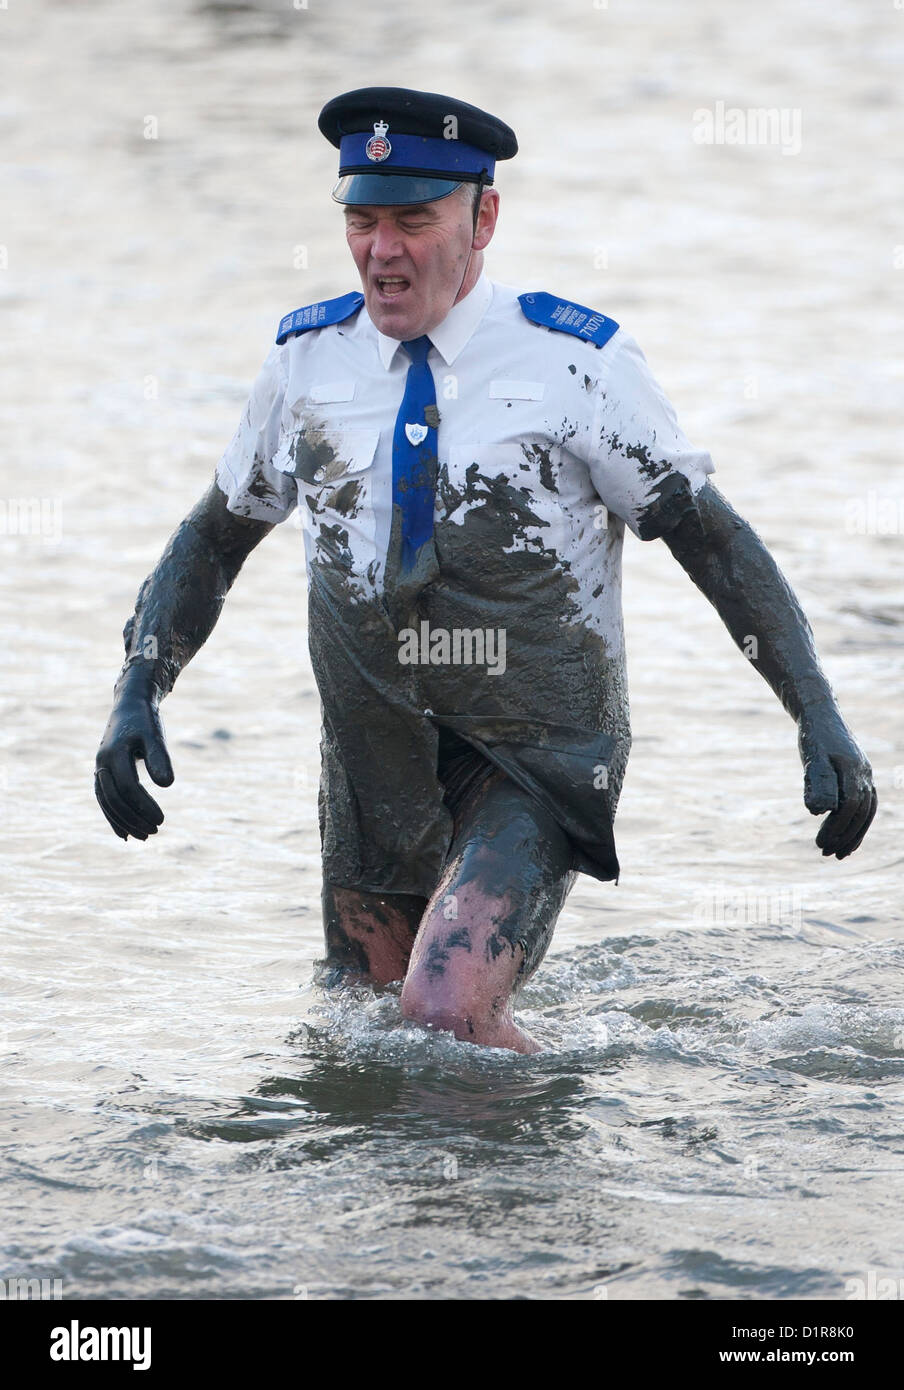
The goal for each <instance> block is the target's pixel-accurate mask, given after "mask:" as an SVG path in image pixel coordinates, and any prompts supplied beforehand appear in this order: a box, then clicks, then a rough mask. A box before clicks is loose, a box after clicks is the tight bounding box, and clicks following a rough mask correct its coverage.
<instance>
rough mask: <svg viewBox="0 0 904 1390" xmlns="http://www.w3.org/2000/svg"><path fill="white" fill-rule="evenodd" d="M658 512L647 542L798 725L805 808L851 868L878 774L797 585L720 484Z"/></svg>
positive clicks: (663, 501)
mask: <svg viewBox="0 0 904 1390" xmlns="http://www.w3.org/2000/svg"><path fill="white" fill-rule="evenodd" d="M669 494H670V495H669V496H668V497H667V498H662V497H661V498H660V499H658V501H657V504H656V506H655V508H651V515H650V518H649V526H650V527H655V530H650V529H647V530H646V531H645V529H644V523H643V520H642V521H641V528H640V530H641V536H642V537H643V538H644V539H647V538H650V537H652V536H653V535H661V536H662V539H663V540H664V541H665V543H666V545H667V546H668V547H669V549H670V550H671V552H672V554H673V555H674V556H675V559H676V560H677V561H678V563H679V564H680V565H681V566H682V567H683V568H684V569H685V570H686V571H687V573H688V574H689V575H690V577H691V579H692V580H693V581H694V583H695V584H696V585H697V587H698V588H699V589H700V590H701V592H702V593H703V594H705V596H706V598H707V599H708V600H709V602H710V603H711V604H712V605H713V607H714V608H715V609H716V612H717V613H718V614H719V617H720V618H721V619H722V621H723V622H724V624H725V626H726V627H727V628H728V631H729V632H730V633H731V636H732V637H733V639H734V641H735V642H736V643H737V645H738V646H739V647H740V648H741V650H742V651H743V653H744V655H745V656H746V657H747V658H748V660H749V661H750V663H751V665H753V666H754V667H756V669H757V670H758V671H759V673H760V675H761V676H762V677H763V679H764V680H765V681H766V682H767V683H768V684H769V685H770V686H771V688H772V689H773V690H774V692H775V694H776V695H777V696H778V698H779V700H780V701H781V703H782V705H783V706H784V708H785V709H786V710H787V711H788V713H789V714H790V715H791V717H792V718H793V719H794V720H795V721H796V723H797V725H798V748H799V750H800V755H801V761H802V762H803V765H804V771H805V778H804V804H805V805H806V807H807V809H808V810H809V811H810V812H811V813H812V814H813V815H820V814H822V813H823V812H824V811H831V812H832V814H831V815H829V816H828V817H827V819H826V820H825V821H824V822H823V823H822V825H821V826H820V829H819V833H818V834H817V836H816V844H817V846H818V847H819V848H820V849H821V850H822V852H823V855H830V854H834V855H835V856H836V857H837V858H838V859H844V858H845V857H846V856H847V855H849V854H851V853H853V851H854V850H855V849H856V848H857V846H858V845H859V844H860V842H861V840H862V839H863V836H864V835H865V834H866V832H867V830H868V828H869V826H870V823H871V822H872V819H873V817H874V815H875V813H876V805H877V797H876V791H875V787H874V786H873V779H872V769H871V768H870V765H869V762H868V761H867V759H866V757H865V755H864V753H863V751H862V750H861V748H860V747H859V746H858V744H857V742H856V740H855V739H854V736H853V734H852V733H851V731H850V729H849V728H848V727H847V725H846V723H845V721H844V719H843V718H842V715H841V711H840V710H839V708H838V705H837V703H836V700H835V696H834V694H833V692H832V689H831V686H830V685H829V682H828V680H827V679H826V676H825V674H824V672H823V670H822V668H821V666H820V664H819V659H818V657H817V654H816V648H815V646H814V642H813V633H812V630H811V628H810V624H809V623H808V621H807V619H806V616H805V614H804V612H803V610H802V608H801V606H800V604H799V603H798V601H797V598H796V597H795V595H794V593H793V591H792V589H791V587H790V585H789V584H788V582H787V580H786V579H785V577H784V575H783V574H782V572H781V570H780V569H779V568H778V566H777V565H776V563H775V561H774V560H773V558H772V556H771V555H770V554H769V551H768V550H767V549H766V547H765V546H764V544H763V542H762V541H761V540H760V538H759V536H758V535H757V534H756V532H755V531H754V530H753V528H752V527H751V526H750V525H749V524H748V523H747V522H746V521H745V520H744V519H743V518H742V517H740V516H739V515H738V513H737V512H736V511H735V510H734V508H733V507H731V506H730V505H729V503H728V502H727V501H726V500H725V498H724V497H723V496H722V494H721V493H720V492H719V491H718V489H717V488H716V487H714V486H713V484H712V483H711V482H707V483H706V484H705V486H704V487H703V488H702V489H701V490H700V491H699V492H698V493H697V494H696V497H692V496H691V493H690V489H689V488H688V487H686V486H682V484H681V481H680V480H679V481H678V482H677V483H676V482H672V481H671V480H670V483H669Z"/></svg>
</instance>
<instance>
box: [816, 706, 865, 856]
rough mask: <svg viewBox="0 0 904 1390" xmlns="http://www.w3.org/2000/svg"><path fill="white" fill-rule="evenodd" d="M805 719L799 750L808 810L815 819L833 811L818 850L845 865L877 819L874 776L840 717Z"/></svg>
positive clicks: (820, 715) (828, 714)
mask: <svg viewBox="0 0 904 1390" xmlns="http://www.w3.org/2000/svg"><path fill="white" fill-rule="evenodd" d="M822 709H823V710H826V711H827V712H826V713H822V712H817V713H816V714H812V715H806V714H805V715H804V716H803V717H802V719H801V722H800V732H799V735H798V748H799V750H800V756H801V761H802V762H803V765H804V805H805V806H806V808H807V810H808V811H810V812H811V813H812V814H813V815H814V816H818V815H821V814H822V813H823V811H830V812H831V815H829V816H827V817H826V819H825V820H824V821H823V823H822V825H821V826H820V827H819V833H818V834H817V836H816V844H817V846H818V847H819V849H821V850H822V852H823V855H830V854H834V855H835V857H836V858H837V859H845V858H846V857H847V856H848V855H849V854H853V852H854V850H855V849H856V848H857V847H858V845H859V844H860V842H861V840H862V839H863V837H864V835H865V834H866V832H867V830H868V829H869V827H870V825H871V823H872V820H873V817H874V816H875V814H876V806H877V804H878V797H877V796H876V789H875V787H874V786H873V772H872V768H871V767H870V765H869V762H868V761H867V759H866V757H865V755H864V753H863V751H862V750H861V749H860V748H859V747H858V745H857V742H856V740H855V739H854V737H853V735H852V734H851V732H850V730H849V729H848V727H847V725H846V724H845V722H844V720H843V719H842V718H841V716H840V714H838V713H837V711H835V710H833V709H832V708H831V706H826V705H824V706H822Z"/></svg>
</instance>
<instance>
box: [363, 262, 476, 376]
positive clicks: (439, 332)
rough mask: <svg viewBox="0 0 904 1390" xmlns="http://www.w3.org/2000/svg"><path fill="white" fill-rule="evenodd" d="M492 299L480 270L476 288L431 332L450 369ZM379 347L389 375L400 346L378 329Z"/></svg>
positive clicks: (437, 348) (438, 350)
mask: <svg viewBox="0 0 904 1390" xmlns="http://www.w3.org/2000/svg"><path fill="white" fill-rule="evenodd" d="M492 298H493V286H492V284H491V283H490V281H489V279H488V278H487V274H486V271H485V270H481V272H480V275H479V276H478V279H477V283H476V285H475V286H474V288H473V289H472V290H469V291H468V293H467V294H466V295H465V297H464V299H460V300H459V301H458V303H457V304H453V305H452V308H451V309H450V310H449V312H448V314H447V315H446V317H445V318H444V319H443V320H442V322H441V323H438V324H437V325H436V327H435V328H431V329H430V332H429V333H428V334H427V337H428V338H429V339H430V342H431V343H432V344H433V346H434V347H435V348H436V350H437V352H438V353H439V355H440V357H441V358H442V359H443V361H444V362H445V364H446V366H447V367H451V365H452V363H453V362H454V361H455V359H456V357H457V356H458V354H459V353H460V352H461V350H462V348H463V347H464V346H465V344H466V343H467V341H468V339H469V338H470V337H472V335H473V333H474V331H475V330H476V328H477V325H478V324H479V323H480V320H481V319H482V318H483V316H484V314H485V313H486V311H487V309H488V308H489V304H490V300H491V299H492ZM377 346H378V348H379V351H380V361H381V362H382V363H383V366H384V367H385V368H386V370H387V371H388V370H389V368H390V367H391V366H392V363H393V359H394V357H395V354H396V349H397V348H399V347H400V346H401V344H400V343H399V340H398V338H387V337H386V334H385V333H381V332H380V331H379V329H378V330H377Z"/></svg>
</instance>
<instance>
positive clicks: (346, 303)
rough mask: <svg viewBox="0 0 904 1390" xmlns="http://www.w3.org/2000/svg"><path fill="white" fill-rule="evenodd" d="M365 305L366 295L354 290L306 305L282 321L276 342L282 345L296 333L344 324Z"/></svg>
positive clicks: (287, 315)
mask: <svg viewBox="0 0 904 1390" xmlns="http://www.w3.org/2000/svg"><path fill="white" fill-rule="evenodd" d="M363 303H364V295H363V294H362V293H361V291H360V290H352V291H351V293H350V294H340V295H339V297H338V298H337V299H322V300H321V301H320V303H319V304H306V305H305V306H304V308H302V309H295V310H294V312H293V313H291V314H286V316H285V318H284V319H280V323H279V329H278V331H277V334H276V341H277V343H280V344H281V343H284V342H285V341H286V339H287V338H292V337H294V336H295V334H296V333H309V332H310V331H311V329H312V328H326V327H327V325H328V324H331V323H342V321H343V319H348V318H351V316H352V314H355V313H357V311H358V310H359V309H360V308H361V305H362V304H363Z"/></svg>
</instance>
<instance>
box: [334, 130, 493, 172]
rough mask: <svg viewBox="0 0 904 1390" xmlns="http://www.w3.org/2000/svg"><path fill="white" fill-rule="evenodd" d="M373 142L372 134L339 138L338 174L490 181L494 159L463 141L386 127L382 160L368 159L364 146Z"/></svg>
mask: <svg viewBox="0 0 904 1390" xmlns="http://www.w3.org/2000/svg"><path fill="white" fill-rule="evenodd" d="M373 138H374V134H373V131H372V130H369V131H368V130H359V131H355V132H354V134H352V135H343V137H342V142H341V144H340V146H339V173H340V175H342V174H350V173H365V172H366V173H374V174H378V173H381V172H382V171H383V170H385V171H386V173H387V174H388V173H394V174H397V173H403V172H405V173H414V174H421V175H424V176H425V177H427V178H431V177H432V178H436V177H437V176H439V177H440V178H442V177H443V176H444V175H445V176H446V177H447V178H453V179H458V180H462V179H471V180H476V179H477V177H478V175H479V174H480V173H481V172H482V173H483V175H484V179H485V180H487V181H489V180H491V179H492V178H493V174H494V172H495V169H496V160H495V158H494V157H493V156H492V155H490V154H487V153H486V151H485V150H479V149H478V148H477V146H476V145H467V144H465V142H464V140H444V139H436V138H435V137H431V136H426V135H394V134H393V131H392V127H391V126H390V128H389V132H388V135H387V142H388V144H389V146H390V150H389V154H388V155H386V157H385V158H384V159H380V160H375V159H369V158H368V156H367V153H366V146H367V144H368V143H369V141H371V140H372V139H373Z"/></svg>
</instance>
